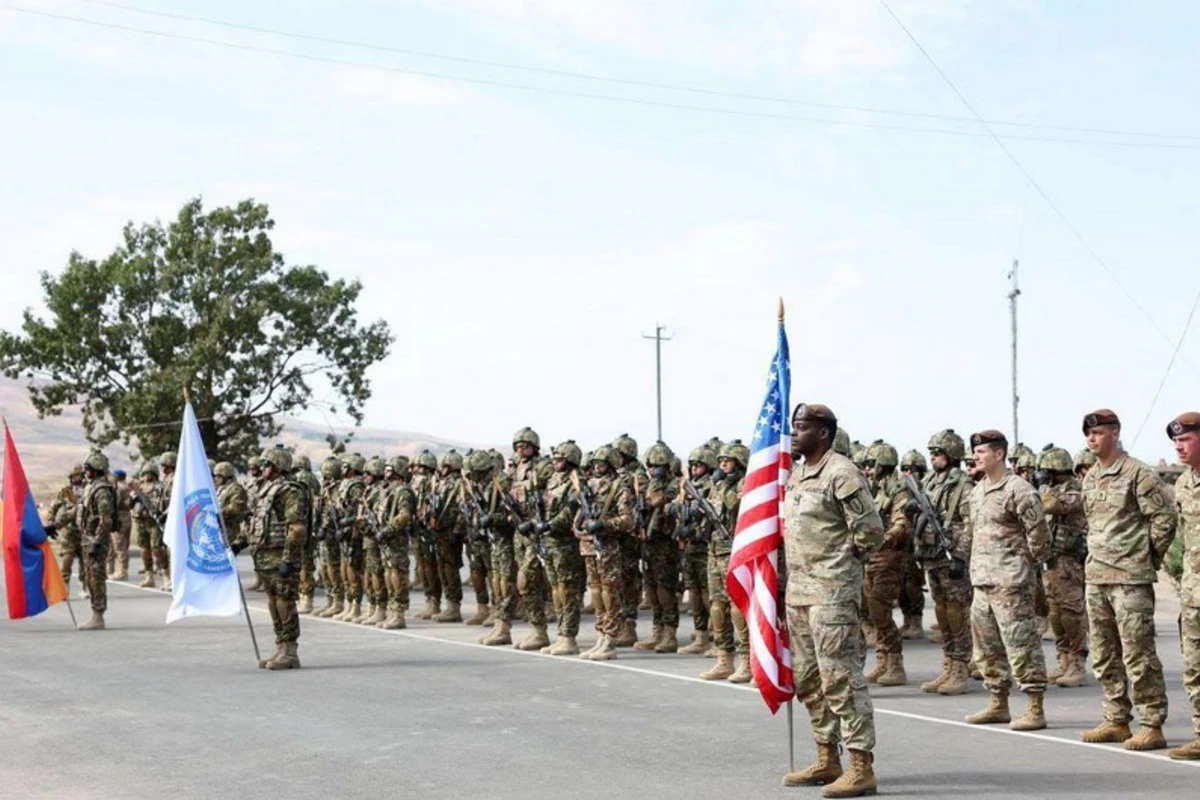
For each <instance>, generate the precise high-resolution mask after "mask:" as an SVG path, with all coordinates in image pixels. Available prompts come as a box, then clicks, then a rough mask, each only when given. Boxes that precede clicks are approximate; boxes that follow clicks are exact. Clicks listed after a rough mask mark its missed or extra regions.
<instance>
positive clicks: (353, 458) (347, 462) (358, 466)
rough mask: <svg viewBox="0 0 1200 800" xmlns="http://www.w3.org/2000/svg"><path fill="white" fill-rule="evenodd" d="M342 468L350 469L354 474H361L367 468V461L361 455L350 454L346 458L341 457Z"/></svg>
mask: <svg viewBox="0 0 1200 800" xmlns="http://www.w3.org/2000/svg"><path fill="white" fill-rule="evenodd" d="M342 466H343V467H344V468H345V469H352V470H354V471H355V472H362V471H363V470H364V469H366V468H367V460H366V459H365V458H363V457H362V454H361V453H351V454H350V455H348V456H343V457H342Z"/></svg>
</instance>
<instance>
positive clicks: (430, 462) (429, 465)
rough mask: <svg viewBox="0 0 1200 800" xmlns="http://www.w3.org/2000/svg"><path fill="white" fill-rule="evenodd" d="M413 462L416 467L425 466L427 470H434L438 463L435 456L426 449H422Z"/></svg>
mask: <svg viewBox="0 0 1200 800" xmlns="http://www.w3.org/2000/svg"><path fill="white" fill-rule="evenodd" d="M413 463H414V464H415V465H417V466H418V467H425V468H426V469H429V470H436V469H437V465H438V462H437V456H435V455H434V454H433V453H431V452H429V451H428V450H422V451H421V453H420V454H419V455H418V456H417V457H416V459H414V461H413Z"/></svg>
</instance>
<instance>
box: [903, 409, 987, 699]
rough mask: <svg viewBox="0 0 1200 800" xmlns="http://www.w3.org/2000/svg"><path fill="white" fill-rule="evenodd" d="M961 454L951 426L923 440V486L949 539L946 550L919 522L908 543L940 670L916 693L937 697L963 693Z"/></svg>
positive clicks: (966, 604)
mask: <svg viewBox="0 0 1200 800" xmlns="http://www.w3.org/2000/svg"><path fill="white" fill-rule="evenodd" d="M965 454H966V446H965V443H964V442H963V440H962V437H961V436H959V435H958V434H957V433H955V432H954V431H953V430H951V429H946V430H944V431H939V432H938V433H935V434H934V435H933V436H932V437H931V438H930V439H929V458H930V462H931V463H932V465H933V474H932V475H930V476H929V479H928V480H927V481H926V482H925V486H924V489H925V493H926V494H927V495H928V496H929V503H930V505H931V506H932V507H933V510H934V511H935V512H936V513H937V514H938V516H939V517H940V522H941V526H942V529H943V530H944V531H945V533H946V535H947V537H948V538H949V550H948V551H947V549H946V548H944V547H943V543H940V542H938V541H937V537H936V536H935V533H934V531H933V526H932V525H925V526H924V527H923V528H922V529H921V532H920V534H919V535H917V536H916V537H915V541H914V542H913V554H914V556H915V557H916V559H917V560H918V561H919V562H920V564H921V567H922V569H924V570H925V574H926V578H927V579H928V583H929V594H930V597H932V598H933V604H934V606H933V607H934V613H935V614H936V615H937V621H938V632H939V633H940V634H941V638H942V671H941V673H940V674H939V675H938V676H937V677H936V678H934V679H933V680H931V681H927V682H926V683H923V684H921V691H923V692H931V693H932V692H936V693H938V694H942V695H957V694H963V693H964V692H966V691H967V683H968V680H969V677H970V668H969V666H968V665H969V662H970V660H971V598H972V595H973V592H972V587H971V579H970V576H969V575H968V574H967V564H968V562H969V561H970V559H971V541H970V538H969V537H968V536H967V534H966V526H967V517H968V514H969V504H968V498H969V497H970V494H971V480H970V478H968V477H967V474H966V473H964V472H963V471H962V470H961V469H959V464H960V463H961V462H962V460H963V456H964V455H965Z"/></svg>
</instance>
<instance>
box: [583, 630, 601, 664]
mask: <svg viewBox="0 0 1200 800" xmlns="http://www.w3.org/2000/svg"><path fill="white" fill-rule="evenodd" d="M604 639H605V635H604V634H603V633H601V634H599V635H598V636H597V637H596V643H595V644H594V645H592V646H591V647H589V648H588V649H587V650H584V651H583V652H582V653H580V654H579V657H580V658H582V659H584V660H585V661H590V660H591V658H592V653H594V652H596V651H597V650H599V649H600V648H601V647H603V646H604Z"/></svg>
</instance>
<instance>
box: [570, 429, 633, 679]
mask: <svg viewBox="0 0 1200 800" xmlns="http://www.w3.org/2000/svg"><path fill="white" fill-rule="evenodd" d="M621 464H622V459H621V456H620V455H619V454H618V453H617V451H616V449H615V448H613V447H610V446H608V445H602V446H600V447H597V448H596V450H595V452H593V453H592V477H591V478H589V479H588V481H587V484H586V485H584V486H581V487H580V492H579V495H580V497H579V506H580V509H579V513H578V515H577V516H576V519H575V528H576V530H578V531H581V532H582V533H584V534H586V535H587V536H588V537H590V539H591V548H590V549H592V550H593V552H594V556H593V557H594V558H595V559H596V567H595V568H596V572H597V573H598V575H599V577H600V585H601V598H602V599H601V600H598V601H597V603H596V630H597V631H598V632H599V638H598V639H597V641H596V645H595V646H594V647H593V648H591V649H590V650H588V651H586V652H585V653H583V654H581V655H580V658H583V659H587V660H589V661H609V660H611V659H614V658H616V657H617V643H616V642H617V637H618V636H619V635H620V634H621V632H622V630H623V629H624V628H625V625H626V622H627V619H626V617H625V616H624V614H623V613H622V611H621V598H622V597H625V596H627V595H625V594H623V592H624V589H625V586H624V582H625V578H626V574H627V573H626V571H625V569H624V566H625V565H624V557H623V554H622V550H621V540H622V539H629V538H634V537H635V536H636V531H635V526H636V524H637V522H636V520H635V519H634V517H635V511H634V498H633V485H632V479H631V478H629V477H627V476H625V475H622V474H621V473H620V472H619V469H620V465H621Z"/></svg>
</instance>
